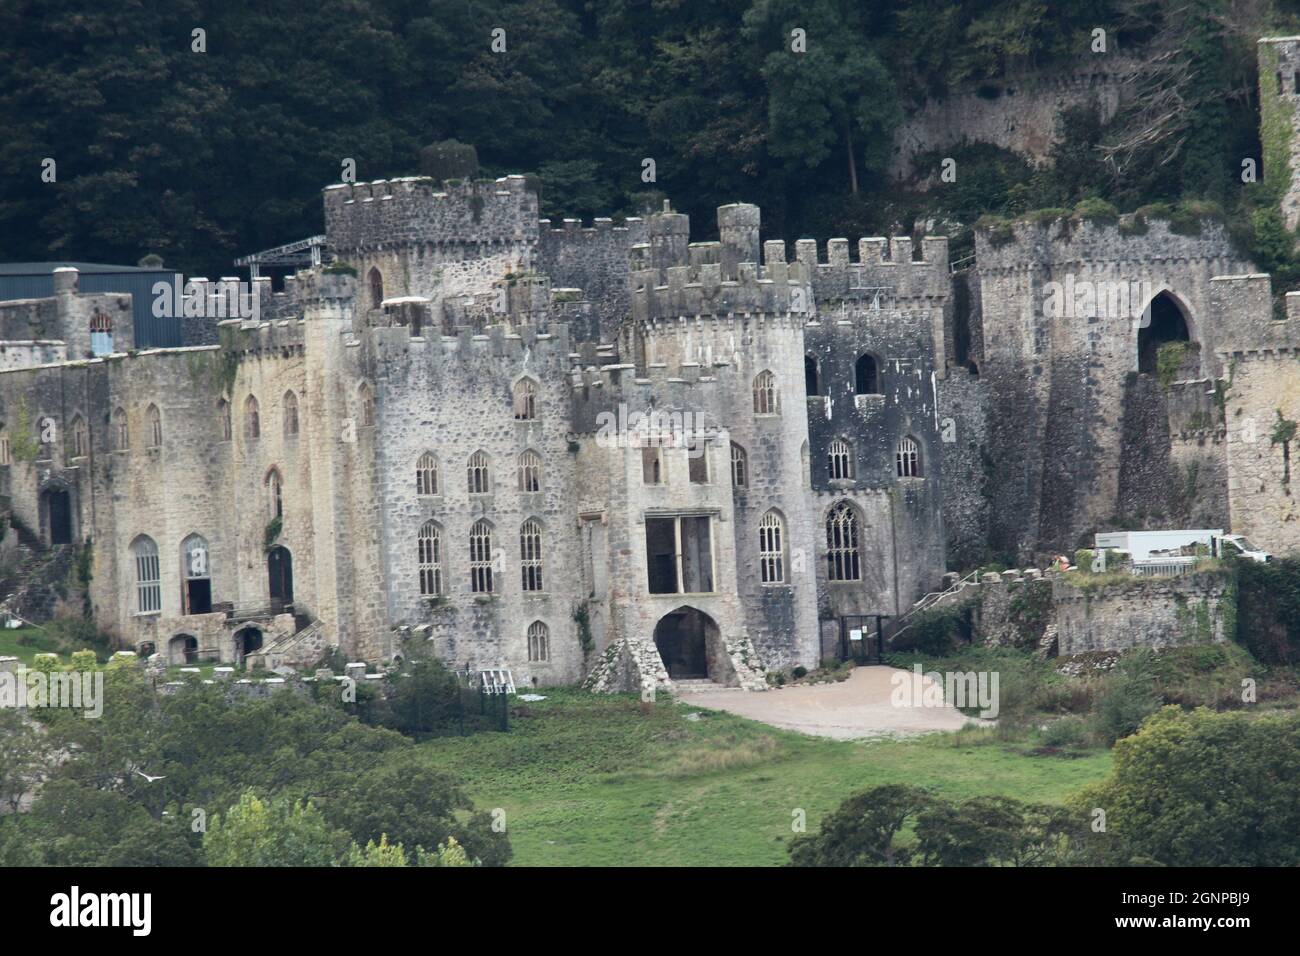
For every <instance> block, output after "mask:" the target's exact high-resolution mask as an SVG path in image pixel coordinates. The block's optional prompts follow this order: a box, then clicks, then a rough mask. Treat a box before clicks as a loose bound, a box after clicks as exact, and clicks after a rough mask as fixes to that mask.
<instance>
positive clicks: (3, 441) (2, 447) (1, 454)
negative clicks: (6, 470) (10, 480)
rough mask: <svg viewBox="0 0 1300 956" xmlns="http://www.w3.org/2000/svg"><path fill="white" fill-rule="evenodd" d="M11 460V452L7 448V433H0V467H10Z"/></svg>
mask: <svg viewBox="0 0 1300 956" xmlns="http://www.w3.org/2000/svg"><path fill="white" fill-rule="evenodd" d="M13 460H14V459H13V452H12V451H11V450H10V448H9V433H8V432H7V431H0V465H11V464H13Z"/></svg>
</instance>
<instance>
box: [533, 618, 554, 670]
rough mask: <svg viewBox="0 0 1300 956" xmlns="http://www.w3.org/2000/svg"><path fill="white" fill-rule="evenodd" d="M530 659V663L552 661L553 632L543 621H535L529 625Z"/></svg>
mask: <svg viewBox="0 0 1300 956" xmlns="http://www.w3.org/2000/svg"><path fill="white" fill-rule="evenodd" d="M528 659H529V660H530V661H549V660H550V659H551V632H550V629H549V628H548V627H547V626H546V625H545V624H543V623H542V622H541V621H533V623H532V624H529V625H528Z"/></svg>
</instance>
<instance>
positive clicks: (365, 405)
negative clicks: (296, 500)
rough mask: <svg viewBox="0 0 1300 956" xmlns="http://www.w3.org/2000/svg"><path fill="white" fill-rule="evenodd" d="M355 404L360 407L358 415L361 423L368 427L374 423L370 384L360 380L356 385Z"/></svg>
mask: <svg viewBox="0 0 1300 956" xmlns="http://www.w3.org/2000/svg"><path fill="white" fill-rule="evenodd" d="M357 405H358V407H359V409H360V411H359V414H358V417H359V418H360V419H361V424H362V425H364V426H366V427H369V426H371V425H373V424H374V423H375V397H374V395H373V394H372V393H371V391H370V386H369V385H367V384H366V383H365V382H362V383H361V384H360V385H358V386H357Z"/></svg>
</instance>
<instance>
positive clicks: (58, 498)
mask: <svg viewBox="0 0 1300 956" xmlns="http://www.w3.org/2000/svg"><path fill="white" fill-rule="evenodd" d="M41 497H42V499H44V507H43V508H42V509H41V510H42V511H44V513H45V529H46V532H47V533H48V539H49V542H50V544H51V545H56V544H72V495H70V494H69V493H68V492H67V490H66V489H63V488H48V489H46V490H45V491H44V492H43V493H42V495H41Z"/></svg>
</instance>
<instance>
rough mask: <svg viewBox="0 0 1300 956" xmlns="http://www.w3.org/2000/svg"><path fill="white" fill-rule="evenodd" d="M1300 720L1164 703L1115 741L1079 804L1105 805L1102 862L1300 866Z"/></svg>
mask: <svg viewBox="0 0 1300 956" xmlns="http://www.w3.org/2000/svg"><path fill="white" fill-rule="evenodd" d="M1297 779H1300V717H1297V715H1295V714H1288V715H1285V716H1278V717H1255V716H1248V715H1245V714H1216V713H1214V712H1212V711H1209V710H1205V709H1204V708H1201V709H1197V710H1194V711H1183V710H1180V709H1179V708H1177V707H1166V708H1164V709H1163V710H1161V711H1160V712H1159V713H1158V714H1156V715H1155V716H1154V717H1152V718H1151V719H1150V720H1148V721H1147V722H1146V723H1145V724H1143V726H1142V729H1141V730H1140V731H1138V732H1137V733H1136V734H1134V735H1133V736H1131V737H1128V738H1126V739H1124V740H1121V741H1120V742H1119V743H1117V744H1116V745H1115V760H1114V766H1113V768H1112V770H1111V774H1110V776H1109V777H1107V778H1106V779H1105V780H1103V781H1102V782H1101V783H1099V784H1096V785H1094V786H1091V787H1088V788H1086V789H1085V790H1084V791H1083V792H1082V793H1080V794H1079V795H1078V797H1077V798H1075V800H1073V801H1072V803H1073V805H1074V810H1075V812H1076V813H1078V814H1080V815H1086V814H1090V813H1091V812H1092V810H1093V808H1095V807H1102V808H1105V810H1106V815H1107V819H1106V824H1107V832H1106V833H1105V834H1094V835H1091V836H1089V838H1088V843H1089V847H1090V850H1091V852H1092V855H1093V857H1094V859H1095V862H1097V863H1101V864H1108V865H1117V864H1118V865H1127V864H1130V863H1133V862H1136V861H1148V862H1155V863H1158V864H1163V865H1165V866H1296V865H1297V864H1300V842H1297V840H1296V838H1295V835H1296V833H1298V832H1300V801H1297V800H1296V798H1295V781H1296V780H1297Z"/></svg>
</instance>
